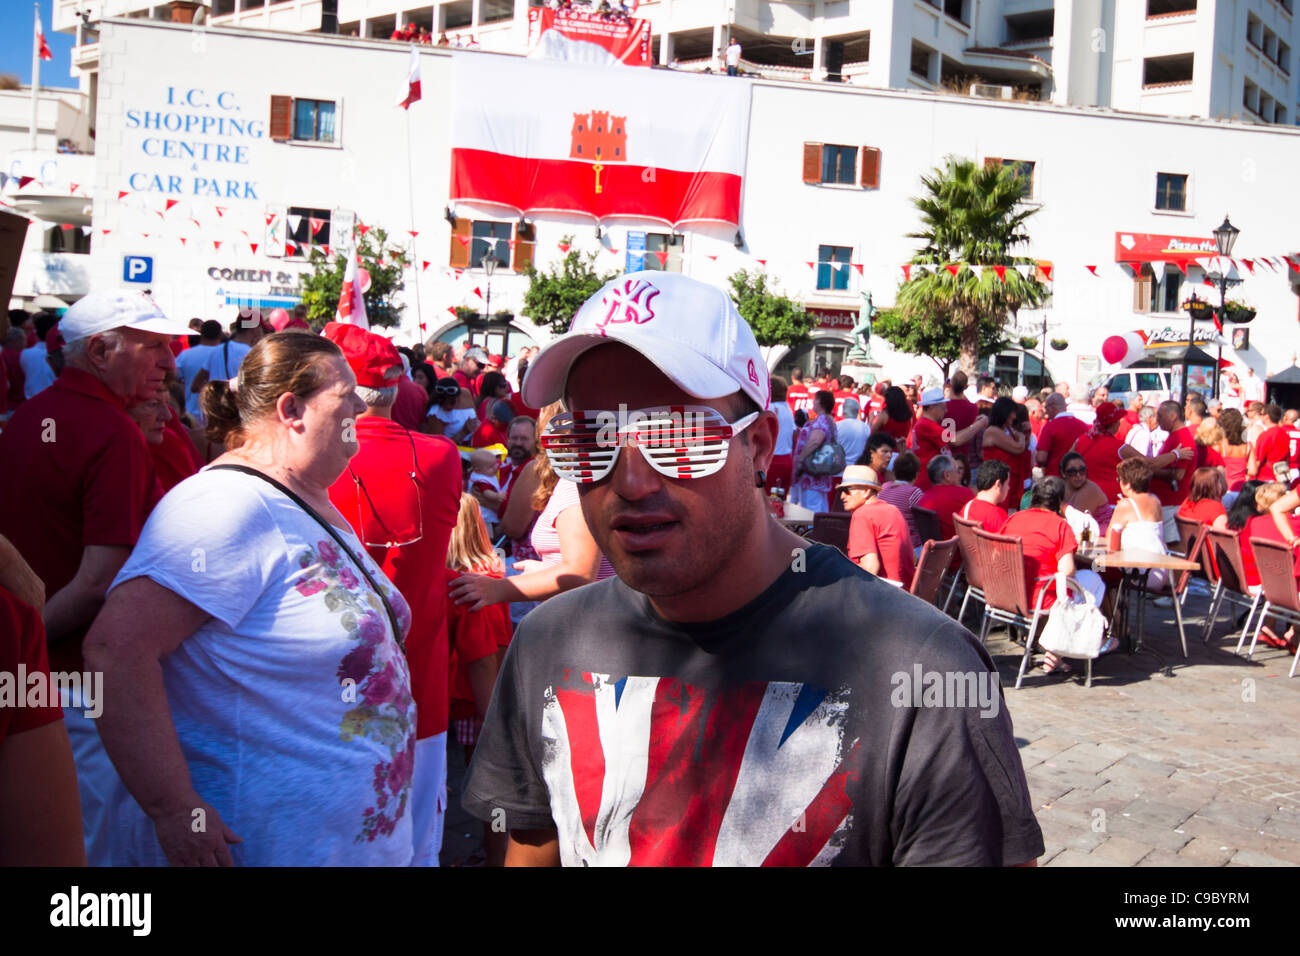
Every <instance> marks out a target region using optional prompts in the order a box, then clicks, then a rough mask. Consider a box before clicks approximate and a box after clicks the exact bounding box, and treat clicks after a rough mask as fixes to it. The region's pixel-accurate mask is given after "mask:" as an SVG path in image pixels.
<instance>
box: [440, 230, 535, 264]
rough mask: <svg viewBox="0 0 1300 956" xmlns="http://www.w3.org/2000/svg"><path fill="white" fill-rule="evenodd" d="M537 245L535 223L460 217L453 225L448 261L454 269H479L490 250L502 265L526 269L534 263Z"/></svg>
mask: <svg viewBox="0 0 1300 956" xmlns="http://www.w3.org/2000/svg"><path fill="white" fill-rule="evenodd" d="M512 243H513V245H514V248H513V250H512V249H511V244H512ZM535 244H536V233H535V230H534V227H533V224H532V223H531V222H527V221H525V220H520V221H519V222H517V223H516V222H492V221H489V220H477V221H475V220H470V219H457V220H456V221H455V223H454V224H453V225H452V228H451V251H450V253H449V255H448V257H447V261H448V264H449V265H451V267H452V268H454V269H477V268H479V267H481V266H482V265H483V258H484V257H485V256H486V255H487V254H488V250H491V251H492V254H493V255H494V256H496V257H497V262H498V263H499V264H500V268H502V269H511V270H513V271H514V272H527V271H528V268H529V266H531V265H532V264H533V247H534V245H535Z"/></svg>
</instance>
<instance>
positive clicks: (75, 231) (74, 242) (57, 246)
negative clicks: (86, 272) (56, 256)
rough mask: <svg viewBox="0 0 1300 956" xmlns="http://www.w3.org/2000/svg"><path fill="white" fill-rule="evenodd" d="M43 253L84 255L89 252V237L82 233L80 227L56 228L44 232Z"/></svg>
mask: <svg viewBox="0 0 1300 956" xmlns="http://www.w3.org/2000/svg"><path fill="white" fill-rule="evenodd" d="M45 251H46V252H75V253H82V254H86V253H89V252H90V236H88V235H87V234H86V233H84V232H82V230H81V227H80V226H72V227H70V228H68V229H64V228H63V227H62V226H56V227H55V228H53V229H48V230H46V232H45Z"/></svg>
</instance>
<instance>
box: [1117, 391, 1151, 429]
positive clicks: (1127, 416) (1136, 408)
mask: <svg viewBox="0 0 1300 956" xmlns="http://www.w3.org/2000/svg"><path fill="white" fill-rule="evenodd" d="M1145 405H1146V399H1144V398H1143V397H1142V393H1141V392H1139V393H1138V394H1137V395H1134V396H1133V398H1132V400H1130V401H1129V403H1128V411H1126V412H1125V413H1124V417H1123V418H1121V419H1120V422H1119V428H1118V429H1116V431H1115V437H1116V438H1118V439H1119V440H1120V441H1124V440H1125V439H1126V438H1127V437H1128V433H1129V432H1130V431H1132V430H1133V426H1135V425H1137V424H1138V423H1140V422H1141V421H1142V409H1143V407H1145Z"/></svg>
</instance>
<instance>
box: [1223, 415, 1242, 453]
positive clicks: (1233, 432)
mask: <svg viewBox="0 0 1300 956" xmlns="http://www.w3.org/2000/svg"><path fill="white" fill-rule="evenodd" d="M1219 427H1220V428H1222V429H1223V440H1224V441H1225V442H1227V444H1228V447H1229V448H1233V447H1236V446H1237V445H1244V444H1246V440H1245V439H1244V438H1242V437H1241V433H1242V432H1243V431H1244V430H1245V428H1246V419H1245V418H1244V417H1243V416H1242V414H1241V412H1239V411H1237V409H1235V408H1225V409H1224V410H1223V411H1221V412H1219Z"/></svg>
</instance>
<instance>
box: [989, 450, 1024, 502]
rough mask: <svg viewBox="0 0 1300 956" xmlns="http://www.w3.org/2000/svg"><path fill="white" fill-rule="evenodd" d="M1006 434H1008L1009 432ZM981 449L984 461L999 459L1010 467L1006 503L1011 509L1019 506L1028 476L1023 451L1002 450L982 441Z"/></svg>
mask: <svg viewBox="0 0 1300 956" xmlns="http://www.w3.org/2000/svg"><path fill="white" fill-rule="evenodd" d="M1006 434H1008V435H1010V432H1007V433H1006ZM983 450H984V460H985V461H1000V462H1002V463H1003V464H1004V465H1006V466H1007V467H1008V468H1009V469H1011V478H1010V479H1009V480H1008V482H1007V485H1008V487H1009V488H1010V489H1011V493H1010V494H1009V495H1007V505H1008V506H1009V507H1011V508H1013V509H1014V508H1018V507H1020V497H1021V495H1023V494H1024V493H1025V479H1026V478H1028V477H1029V474H1028V473H1027V472H1026V471H1025V455H1024V452H1014V451H1003V450H1002V449H1001V448H994V447H993V445H992V444H990V443H988V442H985V443H984V449H983Z"/></svg>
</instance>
